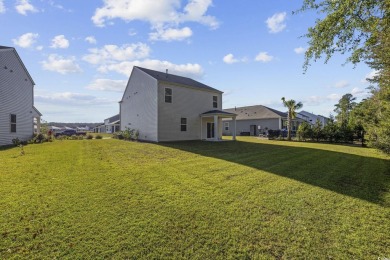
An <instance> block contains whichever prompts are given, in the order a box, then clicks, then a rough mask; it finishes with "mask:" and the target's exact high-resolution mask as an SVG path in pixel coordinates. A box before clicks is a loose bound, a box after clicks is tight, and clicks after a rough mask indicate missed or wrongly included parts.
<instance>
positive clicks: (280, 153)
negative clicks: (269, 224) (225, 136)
mask: <svg viewBox="0 0 390 260" xmlns="http://www.w3.org/2000/svg"><path fill="white" fill-rule="evenodd" d="M160 145H162V146H165V147H170V148H174V149H179V150H182V151H187V152H191V153H195V154H199V155H202V156H207V157H213V158H217V159H221V160H225V161H228V162H233V163H237V164H241V165H245V166H248V167H252V168H255V169H259V170H262V171H266V172H269V173H273V174H277V175H279V176H283V177H287V178H290V179H294V180H297V181H300V182H303V183H307V184H310V185H315V186H317V187H321V188H324V189H328V190H331V191H334V192H337V193H340V194H344V195H348V196H351V197H355V198H358V199H362V200H366V201H369V202H372V203H376V204H379V205H382V206H390V201H388V200H387V201H386V200H385V196H384V195H385V194H386V193H388V192H389V189H390V160H386V159H379V158H372V157H364V156H359V155H353V154H347V153H341V152H334V151H328V150H320V149H314V148H305V147H293V146H283V145H280V144H278V145H272V144H260V143H250V142H241V141H236V142H218V143H212V142H202V141H189V142H175V143H160Z"/></svg>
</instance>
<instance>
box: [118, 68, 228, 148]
mask: <svg viewBox="0 0 390 260" xmlns="http://www.w3.org/2000/svg"><path fill="white" fill-rule="evenodd" d="M119 104H120V123H121V130H125V129H126V128H130V129H136V130H138V131H139V139H140V140H145V141H151V142H166V141H184V140H211V141H218V140H221V139H222V118H233V119H234V122H235V117H236V115H235V114H234V113H229V112H225V111H223V110H222V92H221V91H219V90H217V89H215V88H212V87H209V86H207V85H205V84H203V83H200V82H198V81H195V80H193V79H190V78H187V77H181V76H177V75H173V74H169V73H168V70H166V72H165V73H164V72H159V71H154V70H149V69H145V68H141V67H134V68H133V71H132V72H131V75H130V78H129V81H128V83H127V87H126V90H125V92H124V94H123V97H122V100H121V101H120V102H119ZM233 139H235V135H234V136H233Z"/></svg>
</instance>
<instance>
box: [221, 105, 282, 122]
mask: <svg viewBox="0 0 390 260" xmlns="http://www.w3.org/2000/svg"><path fill="white" fill-rule="evenodd" d="M224 111H226V112H229V113H235V114H237V118H236V119H237V120H248V119H269V118H280V117H287V114H286V113H283V112H280V111H278V110H275V109H272V108H269V107H265V106H262V105H257V106H248V107H237V108H228V109H224Z"/></svg>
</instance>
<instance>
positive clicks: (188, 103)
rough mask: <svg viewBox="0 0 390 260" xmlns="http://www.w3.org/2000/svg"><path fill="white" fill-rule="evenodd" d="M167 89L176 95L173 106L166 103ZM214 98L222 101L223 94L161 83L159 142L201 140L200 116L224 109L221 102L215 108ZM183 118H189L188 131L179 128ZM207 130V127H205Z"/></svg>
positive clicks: (159, 90)
mask: <svg viewBox="0 0 390 260" xmlns="http://www.w3.org/2000/svg"><path fill="white" fill-rule="evenodd" d="M165 88H171V89H172V93H173V95H174V100H173V102H172V104H167V103H165ZM213 96H217V97H218V99H219V100H222V94H221V93H217V92H212V91H207V90H199V89H196V88H191V87H186V86H182V85H176V84H171V83H167V82H160V83H159V88H158V99H159V102H158V140H159V141H181V140H200V139H201V135H200V133H201V129H200V126H201V122H200V114H202V113H204V112H207V111H210V110H213V109H222V107H221V102H219V104H218V107H217V108H214V107H213V102H211V101H212V100H213ZM181 118H187V131H185V132H184V131H183V132H182V131H181V128H180V127H178V126H179V125H180V124H181ZM203 128H205V125H203Z"/></svg>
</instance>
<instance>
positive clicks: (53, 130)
mask: <svg viewBox="0 0 390 260" xmlns="http://www.w3.org/2000/svg"><path fill="white" fill-rule="evenodd" d="M49 130H51V131H52V133H53V134H58V133H61V132H62V131H64V130H65V129H62V128H61V127H57V126H49Z"/></svg>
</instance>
